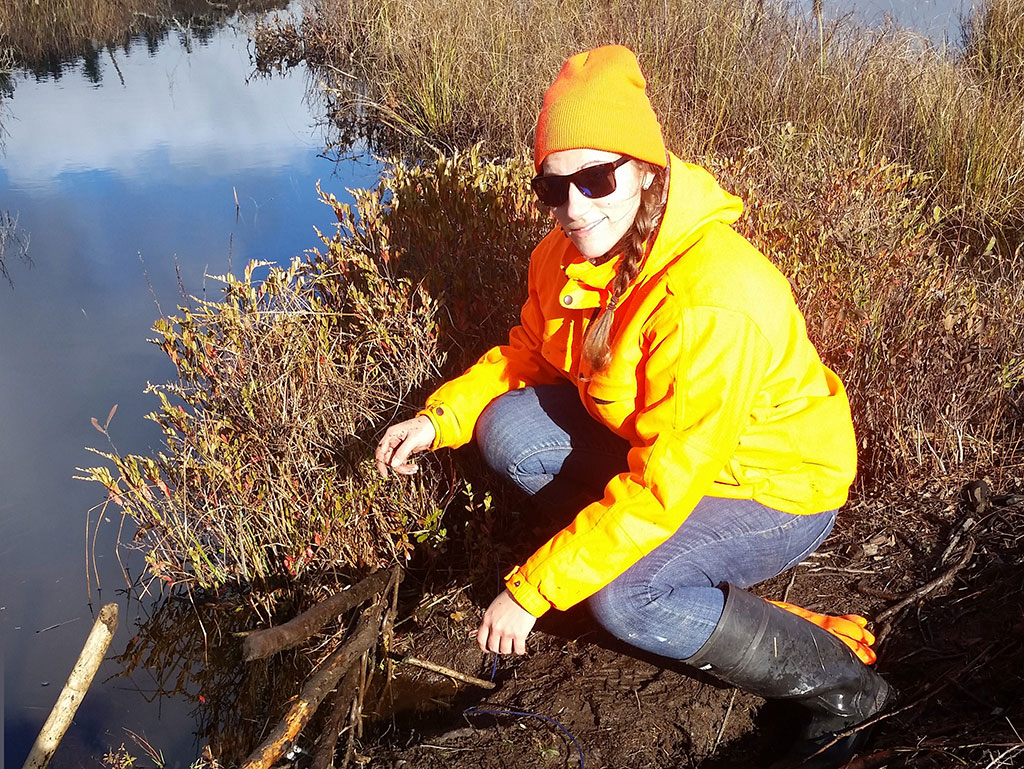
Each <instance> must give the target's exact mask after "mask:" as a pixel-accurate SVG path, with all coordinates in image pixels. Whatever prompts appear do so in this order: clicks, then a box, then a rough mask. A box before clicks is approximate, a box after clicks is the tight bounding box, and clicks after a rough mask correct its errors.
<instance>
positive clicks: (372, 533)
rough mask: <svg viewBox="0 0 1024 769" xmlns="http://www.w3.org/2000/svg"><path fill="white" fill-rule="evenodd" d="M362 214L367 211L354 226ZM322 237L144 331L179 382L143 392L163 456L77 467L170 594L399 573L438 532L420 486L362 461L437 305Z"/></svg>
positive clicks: (423, 348) (421, 361)
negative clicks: (99, 488) (126, 526)
mask: <svg viewBox="0 0 1024 769" xmlns="http://www.w3.org/2000/svg"><path fill="white" fill-rule="evenodd" d="M325 200H326V201H327V202H329V203H330V202H332V198H331V197H326V198H325ZM378 203H379V199H378ZM376 215H377V214H376V213H375V212H373V211H371V210H369V207H368V205H367V207H366V209H365V211H364V222H365V225H364V226H365V227H367V228H370V227H372V226H373V221H374V216H376ZM345 223H346V224H347V225H348V226H349V227H350V228H355V227H356V226H355V224H354V222H353V221H352V219H351V217H349V218H348V219H347V220H346V222H345ZM349 234H350V235H353V236H355V235H356V231H355V229H350V230H349ZM324 243H325V245H326V246H327V248H326V251H325V253H323V254H320V253H318V252H317V253H314V254H313V255H312V256H311V257H309V258H308V259H295V260H293V261H292V262H291V264H290V265H289V266H287V267H275V266H269V265H265V264H258V263H254V264H250V265H249V266H248V267H247V268H246V269H245V272H244V274H243V276H242V278H241V279H237V278H235V277H232V276H230V275H228V276H222V277H221V278H220V279H221V280H222V281H223V282H224V284H225V289H224V293H225V296H224V298H223V300H220V301H196V302H195V304H194V306H193V307H183V308H181V310H180V314H179V315H177V316H175V317H172V318H166V319H161V320H159V321H157V323H156V326H155V328H156V331H157V332H158V334H159V337H158V338H157V339H156V340H154V341H155V342H156V343H157V344H158V345H160V347H161V348H162V349H163V350H164V351H165V352H166V353H167V355H168V356H169V357H170V358H171V360H172V361H173V362H174V364H175V366H176V367H177V369H178V372H179V375H180V381H179V382H176V383H171V384H165V385H156V386H151V387H150V388H149V389H150V391H152V392H153V393H155V394H156V395H157V396H158V397H159V399H160V408H159V409H158V410H157V411H155V412H153V413H152V414H151V415H150V418H151V419H153V420H154V421H156V422H157V423H158V424H159V425H160V427H161V429H162V430H163V433H164V436H165V450H164V451H163V452H161V453H159V454H158V455H157V456H156V457H143V456H135V455H124V456H122V455H119V454H118V453H117V452H116V451H113V452H99V453H100V454H101V455H102V456H103V457H104V458H105V459H107V460H108V461H109V462H110V463H111V464H112V465H113V467H114V471H115V473H112V472H111V471H110V470H109V469H108V468H106V467H95V468H89V469H87V470H86V473H87V476H85V477H86V478H87V479H89V480H94V481H99V482H100V483H102V484H103V485H104V486H106V488H107V490H108V493H109V500H110V501H111V502H113V503H115V504H117V505H119V506H121V507H122V508H123V509H124V511H125V513H126V514H128V515H129V516H131V517H132V518H133V519H134V520H135V521H136V522H137V523H138V526H139V533H138V534H137V535H136V540H139V541H140V545H141V547H142V548H143V549H144V550H145V551H146V553H147V555H146V560H147V563H148V565H149V569H150V571H151V572H152V573H153V574H154V575H156V576H157V577H160V578H162V579H163V580H165V581H166V582H168V583H170V584H179V583H186V584H189V585H194V586H197V587H201V588H206V589H217V588H219V587H221V586H223V585H225V584H228V583H235V584H238V583H241V584H253V583H255V584H257V585H260V584H263V585H266V584H267V583H268V581H269V580H271V578H272V577H275V576H283V577H298V576H300V575H302V574H303V573H304V572H306V571H308V570H310V569H313V570H320V571H323V570H325V569H329V568H337V569H340V570H342V571H350V572H351V571H361V570H366V569H370V568H375V567H379V566H382V565H384V564H386V563H390V562H393V561H404V559H405V555H406V554H407V553H408V551H409V550H410V549H411V547H412V544H411V540H413V539H415V538H416V537H421V538H423V537H428V536H432V535H434V534H436V531H437V529H438V528H439V517H440V513H441V510H440V507H439V500H438V498H437V482H436V479H435V477H434V475H433V474H431V473H430V472H425V473H423V474H421V475H420V476H419V477H418V479H417V480H415V481H414V482H412V483H400V482H392V483H387V482H385V481H384V480H383V479H381V478H379V476H377V474H376V472H375V470H374V469H373V468H372V462H371V458H372V448H373V445H374V443H375V440H374V431H375V430H376V429H377V428H378V427H379V426H380V424H381V423H382V422H385V421H388V420H390V419H391V418H392V417H393V416H394V415H395V414H399V413H402V412H403V402H404V399H405V397H406V396H407V395H408V393H409V391H410V390H412V389H414V388H416V387H417V386H419V385H420V384H421V383H422V382H423V381H424V380H425V378H426V377H427V376H428V375H430V374H431V373H432V372H433V371H435V370H436V367H437V365H438V363H439V360H438V357H437V352H436V350H437V345H436V321H435V316H436V311H437V310H436V303H435V302H434V301H433V299H432V298H431V297H430V296H429V295H428V294H427V293H426V291H424V290H423V289H422V288H421V287H418V286H416V285H414V284H413V283H412V282H410V281H409V280H407V279H401V278H397V277H395V276H393V275H392V274H390V273H389V271H388V269H387V265H386V264H385V263H383V262H381V261H380V260H378V259H376V258H375V257H376V254H370V253H367V252H365V251H360V250H358V249H357V248H354V247H353V246H351V245H350V244H349V243H347V242H345V241H343V240H342V238H341V237H340V236H336V237H334V238H332V239H327V238H324ZM261 267H269V272H268V274H267V276H266V277H265V278H264V279H263V280H262V281H260V282H258V283H257V282H256V281H255V280H254V278H253V275H254V273H255V271H256V270H257V269H259V268H261Z"/></svg>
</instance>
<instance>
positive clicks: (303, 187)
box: [0, 0, 965, 769]
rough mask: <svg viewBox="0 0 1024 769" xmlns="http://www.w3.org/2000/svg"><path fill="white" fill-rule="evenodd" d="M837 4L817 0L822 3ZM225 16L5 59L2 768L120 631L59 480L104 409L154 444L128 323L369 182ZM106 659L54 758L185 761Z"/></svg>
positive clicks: (82, 509)
mask: <svg viewBox="0 0 1024 769" xmlns="http://www.w3.org/2000/svg"><path fill="white" fill-rule="evenodd" d="M807 6H808V7H809V6H810V2H808V3H807ZM850 7H852V6H851V4H850V3H843V4H842V5H841V6H840V5H838V4H833V3H829V2H828V0H825V10H826V12H827V13H836V12H842V9H843V8H846V9H849V8H850ZM856 7H857V9H858V13H859V14H860V17H861V18H862V19H863V20H865V21H867V22H869V23H880V22H881V21H883V20H884V18H885V16H886V15H889V16H891V17H893V18H894V19H895V20H896V21H897V22H899V23H902V24H905V25H909V26H912V27H914V28H915V29H917V30H918V31H920V32H921V33H922V34H923V35H926V36H928V37H929V38H930V39H932V40H935V41H941V40H942V38H943V35H946V36H947V38H948V39H949V40H951V41H954V42H955V41H957V40H958V39H959V17H960V14H961V13H963V11H964V7H965V6H964V5H963V4H962V3H961V2H959V0H924V1H921V0H919V1H918V2H913V3H904V2H899V0H862V2H859V3H857V4H856ZM245 26H246V25H245V22H242V21H236V22H235V23H232V24H229V25H227V26H224V27H222V28H220V29H219V30H218V31H217V32H216V33H215V34H214V35H213V37H212V38H211V39H209V40H206V41H200V40H197V39H194V38H191V37H190V36H188V35H187V34H184V33H182V34H179V33H174V34H172V35H170V36H169V37H167V38H166V39H164V40H163V42H161V43H160V45H159V46H157V47H156V48H155V50H153V49H152V48H151V47H147V46H146V45H145V44H144V43H143V42H142V41H139V42H138V43H137V44H134V45H132V46H130V48H129V50H128V51H123V50H118V51H116V52H114V54H113V55H112V56H110V55H107V54H106V53H104V55H103V56H101V57H100V59H99V61H98V69H96V70H94V71H93V75H96V74H98V76H99V77H98V82H96V80H97V78H96V77H95V76H93V77H89V76H87V73H86V72H85V71H83V67H82V65H81V64H79V65H72V66H71V67H70V68H69V69H67V70H66V71H64V72H63V74H62V75H61V76H60V77H59V78H54V77H46V78H42V79H35V78H33V77H31V76H28V75H25V74H20V75H16V76H15V83H14V85H15V90H14V95H13V97H12V98H10V99H8V100H6V101H5V102H4V105H3V107H0V109H2V110H3V112H2V114H0V122H2V124H3V126H4V129H5V133H6V135H5V137H4V143H3V144H4V147H3V152H2V154H0V211H10V212H12V213H16V214H17V215H18V218H19V230H20V231H21V232H23V233H26V234H28V235H29V236H30V237H31V242H30V247H29V253H30V256H31V257H32V259H33V262H34V264H33V265H32V266H31V267H29V266H28V265H25V264H23V263H21V262H20V261H17V260H14V259H9V264H8V267H9V269H10V272H11V277H12V279H13V282H14V285H13V287H8V286H7V285H5V284H3V283H0V434H2V439H0V490H2V496H0V644H2V646H0V665H2V667H3V681H4V688H3V690H2V692H0V697H2V705H3V708H4V734H3V740H4V744H3V750H2V753H3V756H4V761H5V765H6V766H9V767H18V766H20V765H21V763H22V761H23V760H24V757H25V755H26V754H27V752H28V749H29V747H30V745H31V742H32V740H33V739H34V737H35V734H36V733H37V731H38V729H39V727H40V725H41V724H42V722H43V720H44V719H45V717H46V715H47V713H48V712H49V710H50V708H51V706H52V704H53V702H54V700H55V698H56V696H57V693H58V691H59V689H60V687H61V686H62V685H63V682H64V680H65V678H66V676H67V674H68V672H69V671H70V669H71V666H72V664H73V663H74V660H75V658H76V655H77V653H78V651H79V649H80V647H81V644H82V642H83V640H84V638H85V636H86V634H87V633H88V630H89V626H90V625H91V622H92V617H93V611H94V609H95V608H98V606H99V605H100V604H101V603H103V602H106V601H111V600H115V601H118V602H119V604H120V606H121V609H122V617H121V627H120V629H119V630H118V634H117V637H116V638H115V640H114V643H113V646H112V651H113V652H120V651H122V650H123V649H124V647H125V644H126V643H127V641H128V639H129V638H130V637H131V635H132V633H133V631H134V627H135V623H136V621H137V618H138V613H139V607H138V605H137V604H136V603H134V602H131V601H128V600H127V598H126V596H125V595H124V593H123V592H121V591H122V590H123V588H124V581H123V579H122V576H121V570H120V567H119V565H118V563H117V559H116V556H115V548H114V542H115V539H116V535H117V524H118V521H117V519H116V518H115V519H113V520H110V521H102V522H101V525H100V528H99V537H98V541H97V544H96V550H95V553H96V562H97V564H98V570H99V576H100V580H101V583H102V586H103V587H102V591H97V590H96V589H95V586H94V588H93V592H92V602H91V603H90V596H89V594H88V593H87V589H86V511H87V510H89V509H90V508H91V507H93V506H94V505H96V504H97V503H98V502H99V501H100V500H101V499H102V494H101V492H100V490H99V488H98V487H94V486H92V485H90V484H86V483H83V482H80V481H75V480H73V479H72V476H73V475H75V468H76V467H82V466H86V465H89V464H95V463H96V458H95V457H93V456H91V455H90V454H88V453H86V452H85V450H84V447H85V446H95V447H100V448H102V447H103V446H104V441H105V439H104V437H103V436H102V435H100V434H99V433H98V432H96V430H95V429H94V428H93V427H92V426H91V424H90V417H94V416H95V417H97V418H98V419H100V421H101V422H102V421H103V420H104V419H105V418H106V415H107V413H108V412H109V411H110V409H111V407H112V406H113V405H114V404H117V405H118V410H117V414H116V416H115V417H114V419H113V421H112V423H111V428H110V432H111V435H112V436H113V439H114V441H115V442H116V444H117V447H118V449H119V450H120V451H122V452H138V453H152V452H154V451H156V450H157V449H158V447H159V442H160V436H159V433H158V431H157V430H156V428H155V426H154V425H152V424H150V423H148V422H145V421H144V420H143V419H142V417H143V415H144V414H145V413H146V412H147V411H149V410H150V409H151V408H152V407H153V406H154V404H155V399H154V398H153V397H152V396H147V395H145V394H143V392H142V391H143V389H144V388H145V386H146V383H147V382H148V381H164V380H166V379H168V378H170V377H171V376H172V375H173V369H172V368H171V367H170V364H169V363H168V362H167V360H166V358H165V356H164V355H163V353H161V352H160V351H159V350H157V349H156V348H155V347H154V346H152V345H150V344H148V343H147V342H146V341H145V340H146V338H147V337H148V336H150V326H151V324H152V322H153V320H154V319H155V318H156V317H157V316H158V315H160V314H161V312H164V313H166V312H171V311H173V310H174V308H175V306H176V304H177V302H178V296H179V294H178V273H180V279H181V282H182V284H183V285H184V287H185V289H186V290H187V291H188V292H189V293H192V294H202V293H203V292H204V291H206V292H209V293H210V294H212V295H214V296H215V295H216V292H217V290H218V288H217V285H216V283H215V282H213V281H209V280H207V279H205V278H204V275H205V274H206V273H212V274H217V273H223V272H225V271H228V269H229V266H234V267H235V268H236V269H237V268H238V267H239V266H240V265H242V264H244V263H245V262H246V261H248V260H250V259H268V260H286V259H288V258H289V257H291V256H292V255H295V254H298V253H301V252H302V251H303V250H304V249H307V248H311V247H314V246H315V245H317V239H316V237H315V234H314V232H313V227H314V226H316V227H319V228H320V229H321V230H323V231H330V229H331V226H332V223H333V215H332V213H331V211H330V210H329V209H327V208H326V207H324V206H322V205H321V204H320V203H319V202H318V201H317V199H316V196H315V193H314V183H315V182H316V180H317V179H323V186H324V188H325V189H326V190H329V191H333V192H335V194H337V195H338V196H339V197H344V196H345V193H344V188H345V187H359V186H369V185H372V184H373V183H374V181H375V178H376V175H377V173H378V166H377V164H376V163H375V161H373V160H372V159H370V158H369V157H368V156H366V155H365V154H359V155H358V156H356V157H353V158H352V159H350V160H347V161H345V162H344V163H342V164H338V165H336V164H335V163H334V162H332V161H328V160H325V159H323V158H321V157H318V154H319V153H320V152H321V151H322V149H323V147H324V144H325V137H324V136H323V134H322V132H321V130H320V129H319V128H317V125H318V124H319V122H320V115H319V110H320V109H321V107H320V105H319V104H318V103H317V97H316V96H315V95H314V96H313V97H312V98H311V99H307V98H306V89H307V82H306V78H305V73H304V72H303V71H301V70H295V71H293V72H292V73H291V74H289V75H288V76H281V77H275V78H272V79H260V78H252V77H251V64H250V61H249V55H248V49H247V45H248V40H247V35H246V32H245ZM357 150H358V148H357ZM236 192H237V199H238V203H239V210H238V212H237V214H236V207H235V194H236ZM139 562H140V561H139V559H138V557H136V558H135V561H134V563H135V566H136V571H137V567H138V565H139ZM118 672H119V668H118V666H117V665H116V664H115V663H113V662H112V661H108V662H106V663H105V664H104V667H103V668H101V671H100V674H99V676H98V678H97V682H96V684H95V685H94V687H93V690H92V692H91V693H90V695H89V697H88V698H87V699H86V700H85V703H84V704H83V706H82V708H81V709H80V711H79V714H78V717H77V719H76V721H75V725H74V726H73V727H72V729H71V731H70V732H69V735H68V737H67V738H66V739H65V742H64V745H63V746H62V748H61V750H59V751H58V753H57V756H56V758H55V761H54V765H55V766H56V767H69V766H79V765H85V764H88V765H91V766H95V762H94V758H93V757H95V756H98V755H102V754H103V753H104V752H105V751H106V750H107V749H108V748H109V747H110V746H114V747H116V746H117V745H120V744H121V743H122V742H126V743H128V744H129V745H131V742H130V740H129V739H128V737H127V735H126V734H125V732H124V731H123V729H124V728H125V727H127V728H130V729H132V730H133V731H135V732H137V733H138V734H140V735H143V736H144V737H145V738H146V739H148V740H149V741H150V742H151V743H152V744H153V745H155V746H157V747H158V748H159V749H161V750H162V751H163V752H164V756H165V758H166V759H167V766H168V767H169V769H175V768H176V767H181V766H187V765H188V764H189V763H190V762H191V760H192V759H193V758H194V757H195V755H196V751H197V749H198V746H197V745H196V740H195V739H194V738H193V736H192V734H193V731H194V728H195V727H194V723H195V717H196V708H197V706H198V703H197V701H196V699H193V698H192V697H176V698H164V697H156V696H155V691H156V689H157V682H156V681H155V680H153V679H151V678H149V677H148V676H146V675H145V674H138V673H137V674H136V675H134V676H133V677H132V678H130V679H126V678H124V677H117V674H118Z"/></svg>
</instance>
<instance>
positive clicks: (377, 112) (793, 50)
mask: <svg viewBox="0 0 1024 769" xmlns="http://www.w3.org/2000/svg"><path fill="white" fill-rule="evenodd" d="M1019 4H1020V3H1019V0H993V2H992V4H991V5H990V6H987V7H986V8H987V9H983V10H981V11H979V12H978V14H977V15H976V17H975V22H974V23H973V26H972V29H973V30H974V32H973V35H972V37H971V39H972V41H973V42H972V44H971V50H972V51H976V52H983V53H974V54H971V55H970V56H968V55H964V54H961V53H959V52H956V51H952V50H946V51H938V50H935V49H934V48H932V47H930V46H929V45H927V44H926V43H925V42H924V41H922V40H921V39H920V38H919V37H917V36H914V35H911V34H910V33H907V32H905V31H902V30H900V29H896V28H886V29H881V30H867V29H863V28H860V27H858V26H855V25H854V24H852V23H851V22H850V21H849V20H838V21H833V22H823V21H821V20H820V19H814V18H809V17H807V16H804V15H801V14H799V13H797V12H796V11H795V10H794V9H793V7H792V6H790V5H788V4H784V3H779V2H762V3H754V2H750V1H749V0H725V2H715V3H711V2H708V0H682V2H680V3H676V4H673V5H668V4H665V3H663V2H660V1H656V0H620V1H617V2H614V3H613V2H609V1H608V0H568V1H567V2H560V3H555V2H553V1H552V0H524V1H523V2H517V3H503V2H498V1H497V0H461V1H460V2H441V0H411V1H406V0H402V1H401V2H399V1H398V0H384V1H383V2H380V1H379V0H310V2H309V7H308V8H307V9H306V13H305V16H304V20H303V22H302V24H301V25H300V26H299V27H298V28H296V27H295V25H294V24H291V23H289V22H279V23H278V24H276V25H272V26H271V27H269V28H263V29H262V30H260V31H259V33H258V34H257V40H258V44H259V45H258V51H259V55H260V61H261V62H262V64H263V65H264V66H271V65H272V64H273V63H274V62H275V61H280V60H281V55H280V54H281V51H282V48H284V49H287V50H288V51H289V52H290V53H289V56H290V58H291V60H292V61H294V60H295V59H297V58H302V57H305V58H306V59H307V60H308V61H309V62H310V63H312V64H313V65H315V66H317V67H319V68H320V70H321V71H322V72H323V73H324V74H325V76H326V77H327V79H328V81H329V83H330V84H331V85H332V87H333V89H334V93H335V101H336V105H335V106H336V108H337V110H338V111H339V112H340V113H341V114H344V115H347V116H348V117H349V118H351V117H352V116H354V115H360V116H363V117H367V116H368V117H369V120H370V121H377V120H383V121H384V122H385V123H387V124H389V125H391V126H393V127H395V128H398V129H400V130H402V131H404V132H405V133H406V134H408V135H411V136H415V137H419V138H421V139H422V140H424V141H426V142H428V143H430V144H432V145H433V146H438V147H442V148H444V147H447V148H464V147H466V146H468V145H469V144H472V143H475V142H477V141H480V140H482V141H484V143H485V146H486V147H487V149H488V151H490V152H493V153H498V154H503V153H504V154H515V153H517V152H518V151H520V149H521V148H522V147H524V146H528V144H529V141H530V133H531V130H532V126H533V121H534V119H535V116H536V111H537V107H538V105H539V102H540V96H541V94H542V92H543V89H544V87H545V86H546V85H547V84H548V83H549V82H550V81H551V79H552V78H553V77H554V75H555V73H556V72H557V71H558V68H559V66H560V65H561V62H562V61H564V59H565V57H566V56H567V55H568V54H570V53H573V52H576V51H579V50H582V49H584V48H587V47H590V46H593V45H597V44H601V43H609V42H620V43H624V44H626V45H629V46H630V47H632V48H633V49H634V50H636V51H637V52H638V54H639V56H640V59H641V63H642V65H643V67H644V70H645V72H646V74H647V76H648V79H649V81H650V91H651V96H652V100H653V102H654V104H655V107H656V109H657V110H658V112H659V114H660V115H661V117H662V121H663V124H664V127H665V131H666V134H667V137H668V140H669V144H670V145H671V146H672V147H673V148H674V149H675V150H676V151H677V152H679V153H680V154H682V155H683V156H684V157H690V158H703V157H706V156H708V155H709V154H711V153H726V154H729V153H733V152H736V151H738V150H739V149H741V148H744V147H750V146H756V145H758V144H760V143H761V142H762V141H764V140H765V138H766V137H770V136H771V135H772V134H773V133H774V132H775V131H777V130H778V128H779V127H780V126H783V125H786V124H792V125H793V126H794V127H795V128H796V130H797V131H798V132H800V133H808V132H810V133H816V134H822V135H825V136H833V135H834V136H840V137H846V138H850V139H852V140H854V141H855V142H856V143H857V144H858V148H859V149H860V150H863V151H865V152H866V153H868V154H870V155H871V156H872V157H873V158H875V159H877V158H879V157H881V156H882V155H884V156H887V157H889V158H894V159H897V160H899V161H901V162H904V163H906V164H908V165H910V166H911V167H913V168H914V169H915V170H918V171H926V172H929V173H932V174H933V176H934V179H935V182H936V185H937V190H938V193H939V194H940V195H941V198H942V205H943V206H944V207H948V208H960V209H961V210H962V211H963V216H964V218H965V219H967V220H968V221H970V222H971V223H972V224H977V223H978V222H981V221H990V222H991V221H995V222H999V223H1010V222H1013V223H1015V224H1019V223H1020V221H1021V220H1020V213H1019V211H1020V210H1022V208H1021V204H1022V203H1024V191H1022V190H1024V184H1022V179H1021V174H1022V173H1024V171H1022V169H1024V100H1022V99H1020V98H1017V97H1016V96H1015V95H1014V94H1012V93H1007V91H1006V89H1005V88H1004V87H1002V86H1001V85H1000V82H1002V80H1000V81H999V82H997V80H996V79H993V77H992V76H990V75H989V74H988V72H989V71H990V70H991V69H992V67H991V66H989V67H988V68H987V69H986V68H979V67H978V66H974V65H973V64H972V63H971V62H972V61H973V62H977V61H979V60H984V61H986V62H999V65H998V68H999V69H1000V71H1007V69H1008V68H1009V69H1012V67H1010V65H1008V64H1005V62H1006V61H1009V60H1011V59H1013V57H1014V56H1016V57H1017V58H1016V59H1014V60H1016V61H1019V50H1020V40H1021V38H1020V33H1019V24H1020V23H1019V19H1020V18H1021V14H1020V13H1016V15H1015V14H1014V12H1013V8H1011V7H1010V6H1019ZM1014 46H1016V48H1015V47H1014ZM1015 50H1016V51H1018V53H1012V52H1013V51H1015ZM993 66H994V65H993ZM1003 79H1005V78H1003Z"/></svg>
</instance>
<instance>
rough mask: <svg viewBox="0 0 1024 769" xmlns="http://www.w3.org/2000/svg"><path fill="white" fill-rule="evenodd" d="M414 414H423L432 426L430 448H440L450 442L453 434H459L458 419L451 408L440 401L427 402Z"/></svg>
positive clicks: (448, 444)
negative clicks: (432, 432)
mask: <svg viewBox="0 0 1024 769" xmlns="http://www.w3.org/2000/svg"><path fill="white" fill-rule="evenodd" d="M416 416H424V417H426V418H427V419H429V420H430V423H431V424H432V425H433V426H434V442H433V443H431V444H430V448H431V450H434V449H441V448H444V447H446V446H450V445H451V444H452V438H453V436H457V435H458V434H459V420H458V418H457V417H456V416H455V414H453V413H452V410H451V409H450V408H448V407H447V406H445V405H444V404H442V403H428V404H427V405H426V406H424V407H423V408H422V409H420V410H419V411H418V412H416Z"/></svg>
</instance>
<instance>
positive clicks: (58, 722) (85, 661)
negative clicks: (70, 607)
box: [22, 603, 117, 769]
mask: <svg viewBox="0 0 1024 769" xmlns="http://www.w3.org/2000/svg"><path fill="white" fill-rule="evenodd" d="M116 630H117V604H116V603H108V604H107V605H106V606H104V607H103V608H102V609H100V613H99V615H97V617H96V621H95V622H94V623H93V626H92V630H90V631H89V637H88V638H86V639H85V646H83V647H82V653H81V654H79V655H78V661H77V662H76V663H75V666H74V667H73V668H72V669H71V675H70V676H68V680H67V683H66V684H64V688H63V689H62V690H61V692H60V696H59V697H57V702H56V704H54V706H53V710H51V711H50V716H49V717H48V718H47V719H46V723H44V724H43V728H42V729H40V730H39V736H38V737H36V741H35V744H34V745H32V750H31V751H29V754H28V758H26V759H25V763H24V765H23V766H22V769H44V767H46V765H47V764H49V763H50V759H51V758H53V754H54V751H56V750H57V746H58V745H60V741H61V740H62V739H63V738H64V733H65V732H67V730H68V727H69V726H71V721H72V719H73V718H74V717H75V713H76V712H77V711H78V706H79V705H81V704H82V700H83V699H84V698H85V693H86V692H87V691H89V686H91V685H92V680H93V679H94V678H95V677H96V671H97V670H99V667H100V663H101V662H103V655H105V654H106V653H107V649H108V648H109V646H110V641H111V640H112V639H113V637H114V632H115V631H116Z"/></svg>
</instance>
